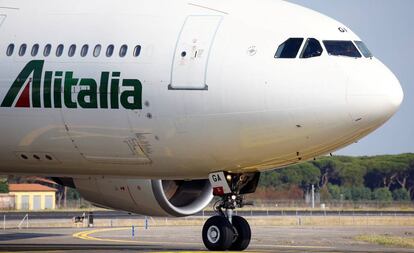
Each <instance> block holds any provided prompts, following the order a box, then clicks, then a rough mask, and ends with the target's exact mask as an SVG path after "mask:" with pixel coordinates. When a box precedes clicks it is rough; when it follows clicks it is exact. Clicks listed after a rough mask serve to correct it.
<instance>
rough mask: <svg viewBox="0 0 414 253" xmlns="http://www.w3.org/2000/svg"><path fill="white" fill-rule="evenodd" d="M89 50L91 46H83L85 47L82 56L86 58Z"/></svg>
mask: <svg viewBox="0 0 414 253" xmlns="http://www.w3.org/2000/svg"><path fill="white" fill-rule="evenodd" d="M88 50H89V46H88V45H83V47H82V49H81V56H82V57H85V56H86V55H87V54H88Z"/></svg>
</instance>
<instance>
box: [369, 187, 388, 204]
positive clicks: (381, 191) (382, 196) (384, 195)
mask: <svg viewBox="0 0 414 253" xmlns="http://www.w3.org/2000/svg"><path fill="white" fill-rule="evenodd" d="M372 196H373V199H374V200H378V201H383V202H389V201H391V200H392V194H391V192H390V190H389V189H388V188H387V187H383V188H377V189H375V190H374V192H373V193H372Z"/></svg>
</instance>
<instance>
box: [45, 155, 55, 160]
mask: <svg viewBox="0 0 414 253" xmlns="http://www.w3.org/2000/svg"><path fill="white" fill-rule="evenodd" d="M45 158H46V159H47V160H49V161H52V160H53V158H52V157H51V156H50V155H45Z"/></svg>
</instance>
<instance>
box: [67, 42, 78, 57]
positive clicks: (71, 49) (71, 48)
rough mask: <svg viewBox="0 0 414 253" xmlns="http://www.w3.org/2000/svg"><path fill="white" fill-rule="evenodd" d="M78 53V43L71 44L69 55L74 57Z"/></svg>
mask: <svg viewBox="0 0 414 253" xmlns="http://www.w3.org/2000/svg"><path fill="white" fill-rule="evenodd" d="M75 53H76V45H70V47H69V51H68V55H69V57H73V56H74V55H75Z"/></svg>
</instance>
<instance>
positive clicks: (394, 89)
mask: <svg viewBox="0 0 414 253" xmlns="http://www.w3.org/2000/svg"><path fill="white" fill-rule="evenodd" d="M387 99H388V103H389V105H390V107H392V108H393V109H394V110H395V111H396V110H398V108H399V107H400V105H401V103H402V102H403V99H404V92H403V89H402V88H401V84H400V81H398V79H397V78H396V77H395V76H394V75H393V78H391V80H389V82H388V85H387Z"/></svg>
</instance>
